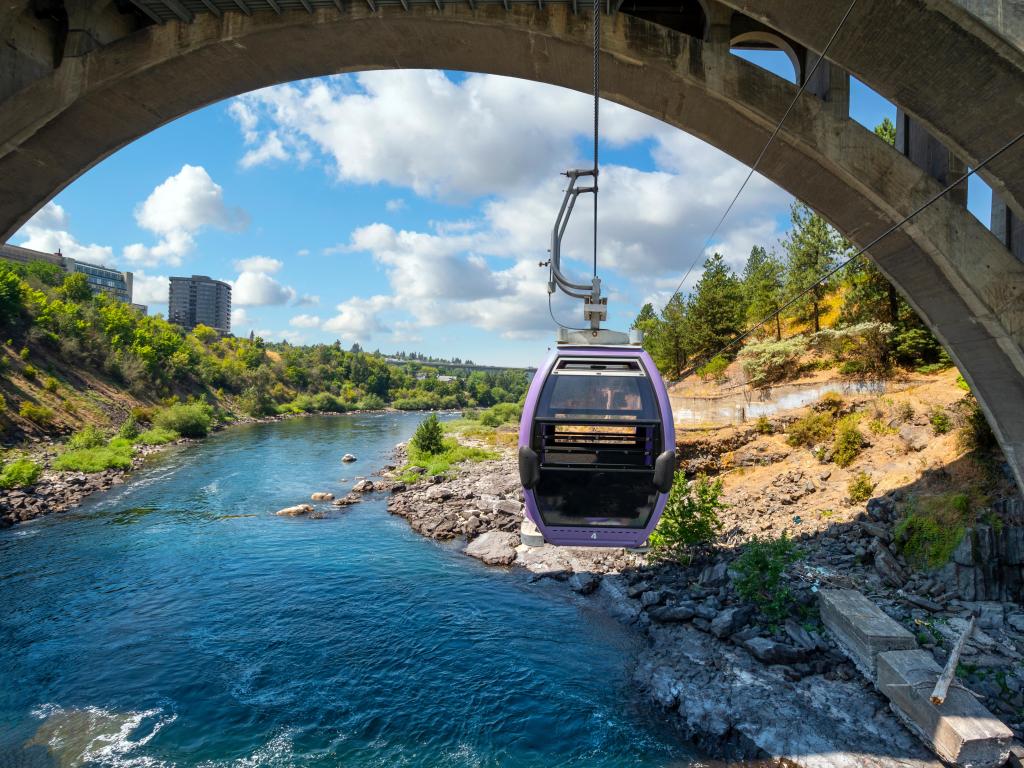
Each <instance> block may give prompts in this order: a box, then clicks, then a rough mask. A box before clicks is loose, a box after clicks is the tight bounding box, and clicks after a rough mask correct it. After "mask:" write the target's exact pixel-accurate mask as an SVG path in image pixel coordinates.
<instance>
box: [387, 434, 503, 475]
mask: <svg viewBox="0 0 1024 768" xmlns="http://www.w3.org/2000/svg"><path fill="white" fill-rule="evenodd" d="M497 458H499V456H498V454H497V453H495V452H494V451H487V450H484V449H483V448H472V447H470V446H468V445H461V444H460V443H459V442H458V441H456V440H453V439H451V438H446V439H444V440H442V441H441V450H440V451H439V452H437V453H426V452H425V451H421V450H420V449H418V448H417V447H416V446H414V445H413V444H412V443H410V444H409V461H408V463H407V464H406V465H405V466H404V467H403V468H402V474H401V476H400V477H399V479H400V480H401V482H403V483H406V484H407V485H412V484H414V483H415V482H416V481H417V480H419V479H420V478H421V477H423V475H426V476H428V477H429V476H430V475H443V474H444V473H446V472H448V470H450V469H451V468H452V465H453V464H458V463H459V462H460V461H487V460H488V459H497ZM411 467H425V468H426V470H427V471H426V472H424V473H423V474H418V473H416V472H410V471H409V470H410V468H411Z"/></svg>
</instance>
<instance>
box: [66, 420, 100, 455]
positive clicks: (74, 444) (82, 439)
mask: <svg viewBox="0 0 1024 768" xmlns="http://www.w3.org/2000/svg"><path fill="white" fill-rule="evenodd" d="M106 444H107V436H106V435H105V434H103V432H102V431H100V430H99V429H98V428H97V427H94V426H91V425H90V426H87V427H83V428H82V429H80V430H78V431H77V432H75V434H73V435H72V436H71V439H70V440H68V445H67V448H68V450H69V451H77V450H81V449H82V448H99V447H101V446H104V445H106Z"/></svg>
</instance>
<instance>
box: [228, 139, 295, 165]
mask: <svg viewBox="0 0 1024 768" xmlns="http://www.w3.org/2000/svg"><path fill="white" fill-rule="evenodd" d="M289 157H291V154H290V153H289V152H288V150H286V149H285V147H284V144H283V143H282V142H281V139H280V137H279V136H278V135H277V131H271V132H270V133H268V134H267V135H266V137H264V139H263V142H262V143H261V144H260V145H259V146H258V147H257V148H256V149H250V150H249V151H248V152H246V153H245V154H244V155H242V159H241V160H239V161H238V164H239V165H241V166H242V167H243V168H252V167H253V166H257V165H263V164H264V163H269V162H270V161H271V160H287V159H288V158H289Z"/></svg>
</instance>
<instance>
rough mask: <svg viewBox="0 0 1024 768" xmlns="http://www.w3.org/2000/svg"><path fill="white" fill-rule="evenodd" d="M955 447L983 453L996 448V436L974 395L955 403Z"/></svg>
mask: <svg viewBox="0 0 1024 768" xmlns="http://www.w3.org/2000/svg"><path fill="white" fill-rule="evenodd" d="M956 409H957V421H958V422H959V426H958V427H957V430H956V445H957V448H959V449H960V450H961V451H965V452H970V451H984V450H989V449H991V448H994V447H995V446H996V436H995V433H993V432H992V427H990V426H989V423H988V419H986V418H985V413H984V412H983V411H982V410H981V406H980V405H978V401H977V400H976V399H975V398H974V395H967V396H966V397H965V398H964V399H963V400H961V401H960V402H959V403H957V406H956Z"/></svg>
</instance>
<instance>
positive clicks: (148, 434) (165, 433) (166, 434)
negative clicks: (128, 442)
mask: <svg viewBox="0 0 1024 768" xmlns="http://www.w3.org/2000/svg"><path fill="white" fill-rule="evenodd" d="M179 437H181V435H179V434H178V433H177V432H175V431H174V430H171V429H164V428H163V427H153V428H152V429H147V430H146V431H145V432H143V433H142V434H140V435H139V436H138V437H136V438H135V442H136V443H137V444H139V445H163V444H165V443H173V442H174V441H175V440H177V439H178V438H179Z"/></svg>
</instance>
